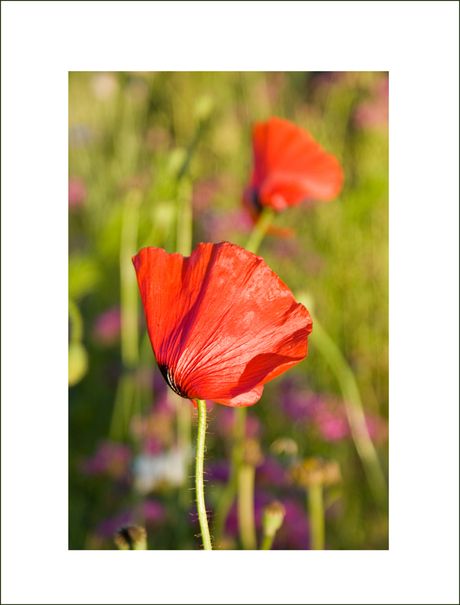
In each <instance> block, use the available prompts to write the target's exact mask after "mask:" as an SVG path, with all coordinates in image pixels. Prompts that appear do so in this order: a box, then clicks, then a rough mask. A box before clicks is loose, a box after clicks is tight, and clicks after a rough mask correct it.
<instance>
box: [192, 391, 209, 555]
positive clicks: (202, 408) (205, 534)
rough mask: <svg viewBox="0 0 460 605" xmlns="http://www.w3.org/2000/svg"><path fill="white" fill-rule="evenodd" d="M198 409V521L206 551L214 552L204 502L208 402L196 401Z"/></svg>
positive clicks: (196, 467) (196, 472)
mask: <svg viewBox="0 0 460 605" xmlns="http://www.w3.org/2000/svg"><path fill="white" fill-rule="evenodd" d="M195 401H196V403H197V407H198V441H197V446H196V466H195V482H196V503H197V508H198V519H199V520H200V528H201V538H202V540H203V548H204V550H212V545H211V536H210V534H209V527H208V516H207V513H206V504H205V501H204V481H203V466H204V441H205V437H206V401H204V400H202V399H196V400H195Z"/></svg>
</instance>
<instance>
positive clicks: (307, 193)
mask: <svg viewBox="0 0 460 605" xmlns="http://www.w3.org/2000/svg"><path fill="white" fill-rule="evenodd" d="M252 145H253V153H254V168H253V171H252V177H251V182H250V184H249V186H248V187H247V188H246V190H245V192H244V196H243V201H244V204H245V206H246V207H247V209H248V210H249V212H250V214H251V216H252V218H253V219H254V221H256V220H257V218H258V216H259V214H260V212H261V211H262V208H263V207H265V206H268V207H270V208H273V209H274V210H275V211H276V212H280V211H282V210H285V209H286V208H287V207H289V206H294V205H296V204H299V203H300V202H301V201H302V200H305V199H316V200H329V199H332V198H334V197H335V196H336V195H338V194H339V193H340V191H341V189H342V184H343V172H342V168H341V167H340V164H339V161H338V160H337V158H336V157H335V156H334V155H331V154H329V153H326V152H325V151H324V149H323V148H322V147H321V146H320V145H319V143H317V142H316V141H315V140H314V139H313V137H312V136H311V135H310V134H309V133H308V132H307V131H306V130H302V129H301V128H299V127H298V126H296V125H295V124H292V123H291V122H289V121H288V120H283V119H281V118H270V119H269V120H267V121H266V122H258V123H256V124H255V126H254V129H253V133H252Z"/></svg>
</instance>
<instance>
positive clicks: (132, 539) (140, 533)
mask: <svg viewBox="0 0 460 605" xmlns="http://www.w3.org/2000/svg"><path fill="white" fill-rule="evenodd" d="M114 542H115V544H116V545H117V546H118V548H119V549H120V550H147V532H146V531H145V529H144V528H143V527H141V526H140V525H125V526H124V527H120V529H119V530H118V531H117V532H116V534H115V536H114Z"/></svg>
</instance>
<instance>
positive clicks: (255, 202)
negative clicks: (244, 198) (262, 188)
mask: <svg viewBox="0 0 460 605" xmlns="http://www.w3.org/2000/svg"><path fill="white" fill-rule="evenodd" d="M251 204H252V207H253V208H254V210H256V211H257V212H258V213H260V212H262V210H263V209H264V207H263V206H262V204H261V203H260V199H259V192H258V190H257V189H253V190H252V191H251Z"/></svg>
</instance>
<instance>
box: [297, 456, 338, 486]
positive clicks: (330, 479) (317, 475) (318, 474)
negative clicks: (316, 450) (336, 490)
mask: <svg viewBox="0 0 460 605" xmlns="http://www.w3.org/2000/svg"><path fill="white" fill-rule="evenodd" d="M290 475H291V477H292V479H293V481H294V482H295V483H297V484H298V485H301V486H302V487H305V488H309V487H313V486H317V485H332V484H334V483H338V482H339V481H340V480H341V474H340V467H339V465H338V463H337V462H335V461H334V460H324V459H323V458H319V457H315V458H306V459H305V460H303V461H302V462H300V463H298V464H296V465H295V466H293V467H292V468H291V470H290Z"/></svg>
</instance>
